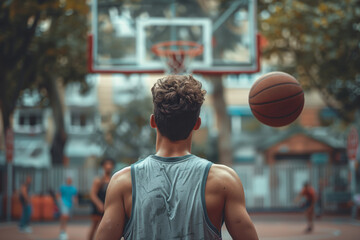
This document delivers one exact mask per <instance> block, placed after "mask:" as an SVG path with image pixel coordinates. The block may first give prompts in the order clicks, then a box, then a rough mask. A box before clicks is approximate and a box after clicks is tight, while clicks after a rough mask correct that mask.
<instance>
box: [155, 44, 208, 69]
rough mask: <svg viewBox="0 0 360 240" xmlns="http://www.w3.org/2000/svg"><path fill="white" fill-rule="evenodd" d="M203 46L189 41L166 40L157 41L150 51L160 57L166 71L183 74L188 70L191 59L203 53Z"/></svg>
mask: <svg viewBox="0 0 360 240" xmlns="http://www.w3.org/2000/svg"><path fill="white" fill-rule="evenodd" d="M203 50H204V48H203V46H202V45H201V44H199V43H197V42H191V41H168V42H161V43H157V44H155V45H153V46H152V48H151V51H152V52H153V53H154V54H155V55H157V56H159V57H160V59H161V61H162V62H163V63H164V65H165V67H166V70H167V71H166V72H167V73H171V74H183V73H187V72H188V71H189V65H190V63H191V61H192V60H193V59H194V58H195V57H196V56H199V55H200V54H202V53H203Z"/></svg>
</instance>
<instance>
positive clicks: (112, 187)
mask: <svg viewBox="0 0 360 240" xmlns="http://www.w3.org/2000/svg"><path fill="white" fill-rule="evenodd" d="M129 186H130V188H131V171H130V167H127V168H124V169H122V170H121V171H119V172H118V173H116V174H114V176H113V177H112V178H111V180H110V183H109V187H108V188H107V190H106V199H105V212H104V216H103V218H102V219H101V222H100V224H99V227H98V230H97V233H96V236H95V239H96V240H118V239H120V238H121V237H122V235H123V230H124V226H125V219H126V212H125V202H124V198H125V196H124V193H125V192H126V190H128V189H127V188H129Z"/></svg>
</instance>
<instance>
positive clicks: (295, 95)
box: [250, 90, 304, 106]
mask: <svg viewBox="0 0 360 240" xmlns="http://www.w3.org/2000/svg"><path fill="white" fill-rule="evenodd" d="M301 94H304V92H303V90H301V91H300V92H297V93H295V94H293V95H291V96H287V97H284V98H279V99H276V100H272V101H268V102H261V103H251V102H250V104H251V105H257V106H258V105H263V104H269V103H275V102H281V101H283V100H287V99H290V98H293V97H297V96H299V95H301Z"/></svg>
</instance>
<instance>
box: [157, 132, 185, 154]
mask: <svg viewBox="0 0 360 240" xmlns="http://www.w3.org/2000/svg"><path fill="white" fill-rule="evenodd" d="M191 140H192V133H190V135H189V137H188V138H187V139H185V140H180V141H175V142H172V141H170V140H169V139H168V138H166V137H164V136H162V135H161V134H160V133H159V131H157V135H156V155H157V156H160V157H180V156H184V155H188V154H190V153H191Z"/></svg>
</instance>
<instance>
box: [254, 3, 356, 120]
mask: <svg viewBox="0 0 360 240" xmlns="http://www.w3.org/2000/svg"><path fill="white" fill-rule="evenodd" d="M259 17H260V24H259V25H260V29H261V33H262V34H263V36H265V38H266V39H267V42H268V44H267V46H266V48H265V49H264V52H263V54H264V57H266V58H269V59H271V61H272V62H273V63H275V65H276V66H277V67H278V68H279V69H281V70H284V71H287V72H289V73H291V74H294V75H295V76H296V77H297V78H298V79H299V81H300V82H301V83H302V85H303V86H304V88H306V89H316V90H318V91H319V92H320V93H321V96H322V97H323V99H324V101H325V102H326V104H327V105H328V106H329V107H330V108H332V109H333V110H335V112H337V113H338V115H339V117H341V118H342V119H343V120H345V121H346V122H351V121H354V113H355V112H356V110H359V106H360V68H359V66H360V45H359V39H360V1H358V0H346V1H337V0H327V1H310V0H307V1H299V0H281V1H275V0H261V1H259Z"/></svg>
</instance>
